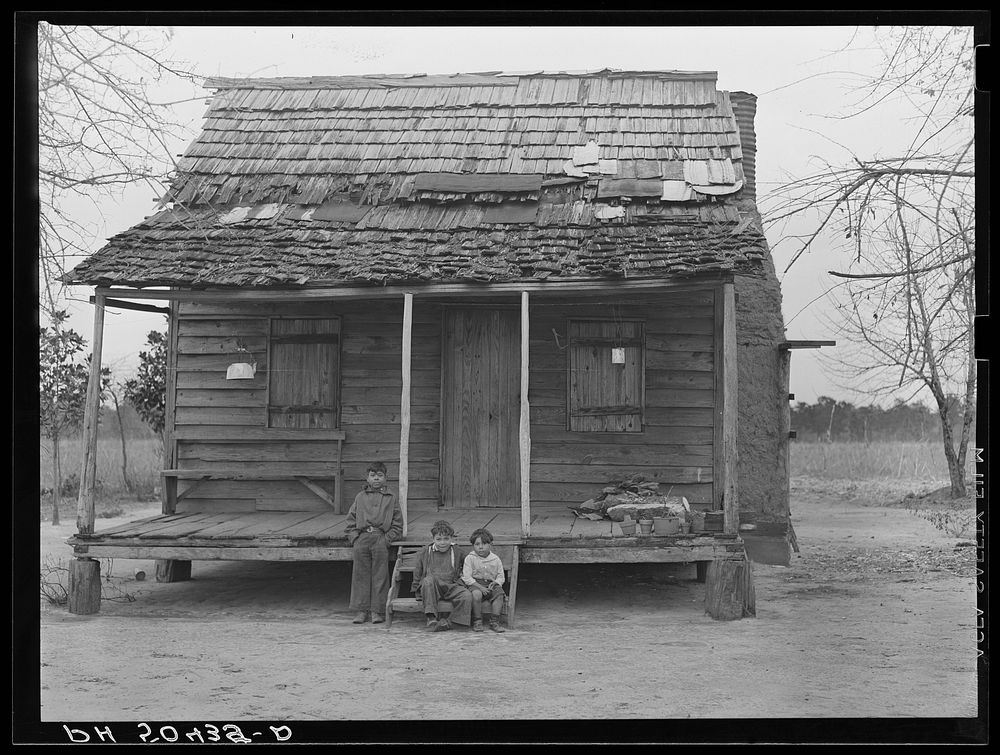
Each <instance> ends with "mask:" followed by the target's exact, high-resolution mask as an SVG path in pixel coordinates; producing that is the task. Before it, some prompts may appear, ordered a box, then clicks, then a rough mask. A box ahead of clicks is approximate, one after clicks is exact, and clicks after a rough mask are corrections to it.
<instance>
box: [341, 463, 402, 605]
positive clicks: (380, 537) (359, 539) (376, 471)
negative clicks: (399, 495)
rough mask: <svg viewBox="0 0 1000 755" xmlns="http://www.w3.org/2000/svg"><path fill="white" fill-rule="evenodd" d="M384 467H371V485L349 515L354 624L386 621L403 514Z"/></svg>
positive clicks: (355, 501)
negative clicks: (393, 546)
mask: <svg viewBox="0 0 1000 755" xmlns="http://www.w3.org/2000/svg"><path fill="white" fill-rule="evenodd" d="M386 478H387V474H386V469H385V464H383V463H382V462H380V461H376V462H374V463H372V464H369V465H368V482H367V483H366V484H365V487H364V489H363V490H362V491H361V492H360V493H358V495H357V496H356V497H355V499H354V503H352V504H351V509H350V511H348V512H347V539H348V540H349V541H350V543H351V545H352V547H353V549H354V565H353V568H352V570H351V609H352V610H354V611H357V614H355V616H354V619H353V621H354V623H355V624H364V623H365V621H366V620H367V619H368V618H369V617H371V620H372V624H381V623H382V622H383V621H385V615H384V614H383V613H382V612H383V611H384V610H385V602H386V599H387V598H388V596H389V543H391V542H392V541H393V540H398V539H399V538H400V536H401V535H402V534H403V512H402V511H400V508H399V501H397V500H396V496H395V494H394V493H392V492H391V491H390V490H389V487H388V486H387V484H386Z"/></svg>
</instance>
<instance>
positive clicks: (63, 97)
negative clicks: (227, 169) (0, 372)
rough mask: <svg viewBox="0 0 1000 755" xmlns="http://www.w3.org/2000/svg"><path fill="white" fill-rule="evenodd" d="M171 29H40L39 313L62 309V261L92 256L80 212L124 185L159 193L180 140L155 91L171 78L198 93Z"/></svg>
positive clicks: (188, 93) (168, 105) (180, 131)
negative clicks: (171, 50)
mask: <svg viewBox="0 0 1000 755" xmlns="http://www.w3.org/2000/svg"><path fill="white" fill-rule="evenodd" d="M170 37H171V33H170V30H169V28H167V27H126V26H59V25H54V24H49V23H45V22H42V23H39V25H38V162H39V201H40V218H39V236H40V244H39V246H40V248H39V269H40V278H41V280H40V282H39V283H40V293H41V301H40V307H41V310H42V312H43V313H46V314H49V315H51V313H52V312H55V311H56V310H57V309H59V299H60V298H61V297H62V295H63V293H64V292H63V287H62V284H61V282H60V280H59V277H60V276H61V275H62V274H63V273H64V272H65V269H66V262H67V258H68V257H71V256H74V255H80V254H88V253H89V252H90V251H92V250H91V249H89V248H88V245H89V244H90V243H91V242H92V240H93V235H94V229H93V228H92V227H90V226H89V225H88V223H87V222H86V221H85V220H83V217H84V215H85V214H91V215H92V214H93V213H95V212H97V213H99V212H100V204H99V201H100V200H104V199H107V198H109V197H115V196H116V195H117V194H118V193H119V192H120V191H121V190H122V189H123V188H125V187H126V186H129V185H132V184H136V183H145V184H148V185H149V186H150V187H151V188H152V189H153V191H154V193H155V196H160V195H162V191H163V186H164V180H165V178H166V176H167V174H168V173H169V172H170V170H171V169H172V167H173V162H172V158H171V153H172V149H173V147H174V145H175V144H176V142H177V140H178V139H180V138H183V137H184V136H185V133H184V132H185V127H184V126H183V125H182V124H181V123H180V122H178V120H177V117H176V115H175V111H174V109H173V108H172V105H175V104H177V103H176V102H158V101H156V99H155V98H154V92H155V91H158V87H160V86H161V85H162V84H164V83H166V82H173V83H175V84H176V85H177V87H178V90H179V91H183V92H184V95H183V96H182V97H181V98H180V99H181V100H184V99H189V98H193V97H194V93H195V87H194V84H195V81H194V78H193V75H192V72H191V71H190V70H189V69H188V68H187V67H186V66H185V65H183V64H179V63H176V62H174V61H172V60H171V58H170V56H169V54H168V52H167V45H168V43H169V40H170Z"/></svg>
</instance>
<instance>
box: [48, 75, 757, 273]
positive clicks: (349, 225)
mask: <svg viewBox="0 0 1000 755" xmlns="http://www.w3.org/2000/svg"><path fill="white" fill-rule="evenodd" d="M206 87H208V88H210V89H215V90H217V91H216V94H215V96H214V97H213V98H212V100H211V105H210V107H209V109H208V112H207V113H206V116H205V124H204V130H203V131H202V133H201V135H200V136H199V137H198V138H197V139H196V140H195V141H194V142H193V143H192V144H191V145H190V146H189V147H188V149H187V151H186V152H185V154H184V156H183V157H182V158H181V160H180V162H179V164H178V174H177V176H176V178H175V180H174V181H173V183H172V186H171V189H170V192H169V194H168V197H166V198H165V199H169V200H171V201H172V202H173V203H174V209H172V210H167V211H164V212H161V213H158V214H157V215H155V216H153V217H151V218H149V219H147V220H146V221H144V222H142V223H140V224H138V225H137V226H135V227H134V228H132V229H130V230H128V231H126V232H124V233H122V234H119V235H117V236H115V237H114V238H112V239H111V240H110V241H109V243H108V245H107V246H105V247H104V248H103V249H101V250H100V251H98V252H97V253H96V254H94V255H93V256H91V257H90V258H88V259H87V260H85V261H84V262H83V263H81V264H80V265H79V266H77V267H76V268H75V269H74V270H73V271H72V272H71V273H69V274H68V275H67V280H68V281H70V282H74V283H91V284H99V285H112V284H120V285H136V286H148V285H177V286H185V285H195V286H273V285H304V284H306V283H309V284H316V283H318V282H338V281H339V282H352V281H380V282H389V281H403V280H421V281H422V280H484V281H501V280H503V281H510V280H521V279H526V278H527V279H533V278H539V277H553V278H558V277H562V276H573V277H578V276H592V277H612V278H614V277H621V276H631V277H638V276H646V277H651V276H656V277H662V276H667V275H678V274H685V273H691V272H697V271H699V270H719V269H729V270H733V269H741V270H746V271H752V270H754V269H755V268H756V266H757V265H758V263H759V262H760V261H761V260H762V259H764V258H765V257H766V256H767V254H768V252H767V247H766V244H765V242H764V239H763V236H762V235H761V233H760V231H759V229H757V228H756V227H755V225H754V224H753V223H750V222H748V217H747V216H746V213H743V214H741V212H740V209H739V207H740V206H743V208H744V209H746V208H747V203H746V201H740V200H741V199H743V192H741V187H742V184H743V180H744V175H743V165H742V163H743V155H742V152H741V147H740V144H741V135H740V132H739V129H738V127H737V121H736V119H735V117H734V113H733V108H732V105H731V103H730V99H729V94H728V93H727V92H720V91H717V90H716V88H715V74H714V73H707V72H701V73H699V72H694V73H683V72H675V71H660V72H615V71H599V72H592V73H585V74H566V73H544V72H538V73H531V74H520V75H514V74H495V73H490V74H457V75H455V76H350V77H317V78H279V79H210V80H208V81H207V82H206ZM751 209H752V205H751ZM751 215H752V213H751Z"/></svg>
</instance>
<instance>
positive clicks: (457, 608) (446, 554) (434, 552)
mask: <svg viewBox="0 0 1000 755" xmlns="http://www.w3.org/2000/svg"><path fill="white" fill-rule="evenodd" d="M431 535H432V536H433V537H434V541H433V542H432V543H431V544H430V545H428V546H427V547H425V548H424V549H423V550H422V551H420V557H419V558H418V559H417V564H416V566H415V567H414V570H413V592H414V593H416V594H418V595H419V596H420V600H421V602H423V604H424V615H425V616H426V617H427V627H428V629H430V630H431V631H434V632H444V631H447V630H449V629H451V625H452V623H455V624H462V625H463V626H468V625H469V616H470V614H471V609H472V595H471V594H470V593H469V591H468V590H466V589H465V586H464V585H463V584H462V581H461V574H462V564H463V562H464V556H465V554H464V553H463V552H462V551H461V549H460V548H458V546H456V545H455V544H454V543H453V542H451V539H452V537H454V535H455V530H454V528H453V527H452V526H451V524H450V523H448V522H446V521H444V520H443V519H442V520H440V521H437V522H435V523H434V526H433V527H431ZM439 600H447V601H449V602H450V603H451V604H452V609H451V612H450V613H442V612H439V611H438V607H437V605H438V601H439Z"/></svg>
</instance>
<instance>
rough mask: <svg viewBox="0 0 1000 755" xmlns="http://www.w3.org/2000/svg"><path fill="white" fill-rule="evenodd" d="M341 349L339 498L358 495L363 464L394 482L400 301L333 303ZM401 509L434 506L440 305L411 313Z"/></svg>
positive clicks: (396, 471)
mask: <svg viewBox="0 0 1000 755" xmlns="http://www.w3.org/2000/svg"><path fill="white" fill-rule="evenodd" d="M337 309H338V311H339V312H341V314H342V316H343V324H344V327H343V339H342V344H341V357H342V367H341V390H342V401H343V405H342V414H341V429H343V430H344V432H345V434H346V440H345V442H344V462H343V468H344V491H345V496H346V498H347V500H348V501H350V500H352V499H353V497H354V495H356V494H357V491H358V490H360V489H361V486H362V485H363V484H364V481H365V477H366V468H367V466H368V464H369V463H370V462H372V461H375V460H380V461H383V462H385V463H386V465H387V466H388V468H389V476H390V479H391V480H392V481H393V482H395V481H397V480H398V479H399V433H400V419H401V418H400V396H401V392H402V387H403V378H402V354H403V337H402V323H403V303H402V301H399V300H390V301H384V302H383V301H378V300H376V301H375V302H374V303H373V302H351V303H338V305H337ZM411 343H412V361H411V366H412V369H411V372H410V381H411V390H410V401H411V410H410V423H411V424H410V445H409V465H408V468H409V486H408V490H407V498H408V503H409V504H410V505H413V506H420V505H429V506H436V505H437V501H438V497H439V496H438V493H439V490H438V470H439V455H440V451H439V448H440V420H441V411H440V402H441V387H440V386H441V324H440V306H438V305H435V304H423V305H417V306H414V308H413V334H412V341H411Z"/></svg>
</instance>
